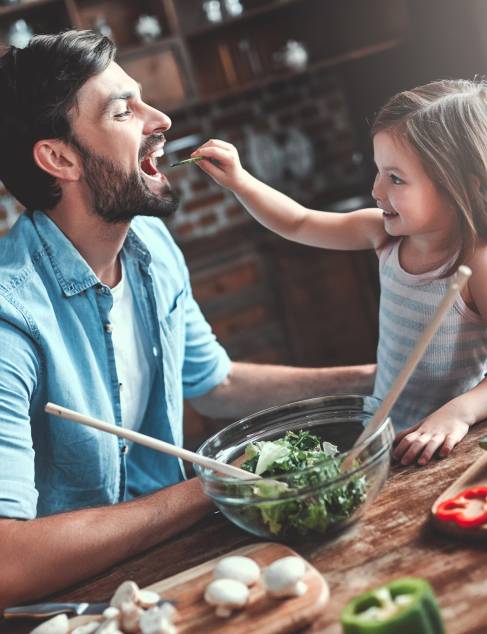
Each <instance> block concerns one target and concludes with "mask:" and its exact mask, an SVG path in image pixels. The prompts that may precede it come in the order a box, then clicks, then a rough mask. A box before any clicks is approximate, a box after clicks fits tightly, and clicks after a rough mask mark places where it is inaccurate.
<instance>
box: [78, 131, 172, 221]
mask: <svg viewBox="0 0 487 634" xmlns="http://www.w3.org/2000/svg"><path fill="white" fill-rule="evenodd" d="M161 138H163V137H161V135H158V134H154V135H152V136H151V137H149V138H148V139H146V140H145V142H144V143H143V144H142V146H141V148H140V151H139V160H140V159H142V157H144V156H145V155H146V154H147V153H148V152H149V151H150V148H151V147H152V146H154V147H155V146H156V145H157V144H158V143H160V141H161ZM71 143H72V145H73V146H74V147H75V148H76V149H77V150H78V152H79V153H80V155H81V158H82V159H83V170H84V177H85V180H86V183H87V185H88V187H89V189H90V192H91V196H92V205H93V211H94V213H96V215H97V216H99V217H100V218H102V219H103V220H104V221H105V222H108V223H111V224H117V223H126V222H130V221H131V220H132V219H133V218H135V216H155V217H156V218H167V217H169V216H171V215H172V214H173V213H174V212H175V211H176V209H177V207H178V204H179V197H178V196H177V195H176V194H175V193H174V192H173V191H172V189H171V187H170V186H169V184H167V185H166V186H164V185H163V184H162V183H161V193H160V194H159V195H157V194H154V193H153V192H151V191H150V189H149V188H148V186H147V184H146V183H145V181H144V179H143V178H142V177H141V175H140V173H139V171H138V170H133V171H132V172H130V173H128V174H127V173H126V172H124V171H123V170H122V169H121V167H120V166H118V165H117V164H116V163H114V162H113V161H112V160H110V159H109V158H106V157H104V156H100V155H99V154H96V153H95V152H93V151H92V150H90V149H88V148H87V147H86V146H84V145H83V144H82V143H81V142H80V141H79V140H78V139H77V138H76V137H73V138H72V139H71Z"/></svg>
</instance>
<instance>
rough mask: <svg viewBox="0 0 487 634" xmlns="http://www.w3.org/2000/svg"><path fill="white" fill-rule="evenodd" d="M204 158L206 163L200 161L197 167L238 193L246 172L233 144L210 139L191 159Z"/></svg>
mask: <svg viewBox="0 0 487 634" xmlns="http://www.w3.org/2000/svg"><path fill="white" fill-rule="evenodd" d="M195 156H203V157H204V158H205V159H208V160H205V161H198V163H196V165H197V166H198V167H200V168H201V169H202V170H203V171H204V172H206V173H207V174H208V175H209V176H211V177H212V178H213V180H214V181H215V182H216V183H218V184H219V185H222V186H223V187H227V188H228V189H230V190H232V191H234V192H236V191H237V190H238V188H239V186H240V185H241V184H242V181H243V180H244V177H245V174H246V172H245V170H244V169H243V167H242V166H241V164H240V159H239V156H238V151H237V148H236V147H235V146H234V145H232V144H231V143H227V142H226V141H220V140H218V139H210V140H209V141H207V142H206V143H204V144H203V145H202V146H200V147H199V148H198V149H197V150H195V151H194V152H193V153H192V154H191V157H192V158H194V157H195Z"/></svg>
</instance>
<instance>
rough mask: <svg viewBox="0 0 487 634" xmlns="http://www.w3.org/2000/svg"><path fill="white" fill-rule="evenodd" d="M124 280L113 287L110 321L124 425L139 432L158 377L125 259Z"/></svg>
mask: <svg viewBox="0 0 487 634" xmlns="http://www.w3.org/2000/svg"><path fill="white" fill-rule="evenodd" d="M121 266H122V279H121V280H120V282H119V283H118V284H117V285H116V286H115V287H114V288H112V289H111V290H112V297H113V306H112V309H111V311H110V321H111V324H112V327H113V330H112V343H113V349H114V352H115V365H116V368H117V375H118V381H119V383H120V405H121V409H122V425H123V426H124V427H127V428H129V429H134V430H136V431H137V430H138V429H139V428H140V425H141V422H142V420H143V418H144V414H145V410H146V409H147V405H148V402H149V396H150V392H151V388H152V383H153V380H154V375H155V365H154V364H155V360H154V355H153V354H152V353H151V346H150V341H149V337H148V334H147V331H146V328H145V327H144V325H143V322H142V317H141V314H140V311H139V310H138V308H137V305H136V303H135V298H134V294H133V291H132V288H131V286H130V283H129V280H128V278H127V276H126V273H125V267H124V264H123V258H122V259H121Z"/></svg>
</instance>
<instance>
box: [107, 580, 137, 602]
mask: <svg viewBox="0 0 487 634" xmlns="http://www.w3.org/2000/svg"><path fill="white" fill-rule="evenodd" d="M138 597H139V586H138V585H137V584H136V583H135V581H124V582H123V583H122V584H121V585H120V586H118V588H117V589H116V590H115V594H114V595H113V597H112V600H111V601H110V605H112V606H114V607H115V608H120V607H121V605H122V603H137V600H138Z"/></svg>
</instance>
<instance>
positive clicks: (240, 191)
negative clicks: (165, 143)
mask: <svg viewBox="0 0 487 634" xmlns="http://www.w3.org/2000/svg"><path fill="white" fill-rule="evenodd" d="M192 156H193V157H195V156H203V157H205V159H208V160H204V161H199V162H198V163H197V165H198V167H200V168H201V169H202V170H203V171H204V172H206V173H207V174H209V175H210V176H211V177H212V178H213V179H214V180H215V181H216V182H217V183H218V184H219V185H222V186H223V187H226V188H227V189H230V190H231V191H232V192H233V193H234V194H235V196H236V197H237V198H238V200H239V201H240V202H241V203H242V205H244V207H245V208H246V209H247V210H248V211H249V213H250V214H252V216H254V218H256V219H257V220H258V221H259V222H260V223H261V224H262V225H264V227H267V228H268V229H270V230H271V231H274V232H275V233H278V234H279V235H281V236H282V237H284V238H287V239H288V240H293V241H294V242H300V243H302V244H307V245H310V246H315V247H322V248H326V249H342V250H348V249H350V250H356V249H357V250H358V249H372V248H377V247H379V246H380V245H381V244H382V243H383V242H384V241H385V240H386V239H387V234H386V233H385V230H384V222H383V220H382V212H381V211H380V210H379V209H362V210H360V211H355V212H350V213H346V214H340V213H334V212H325V211H314V210H311V209H307V208H306V207H303V206H302V205H300V204H299V203H297V202H296V201H294V200H292V199H291V198H289V197H288V196H286V195H285V194H282V193H280V192H278V191H277V190H275V189H273V188H272V187H269V186H268V185H266V184H265V183H262V182H261V181H259V180H258V179H256V178H254V177H253V176H251V174H249V172H247V171H246V170H245V169H244V168H243V167H242V166H241V164H240V160H239V156H238V152H237V149H236V148H235V147H234V146H233V145H231V144H230V143H227V142H226V141H219V140H216V139H211V140H210V141H207V142H206V143H205V144H204V145H202V146H201V147H200V148H198V149H197V150H195V152H193V154H192Z"/></svg>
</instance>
